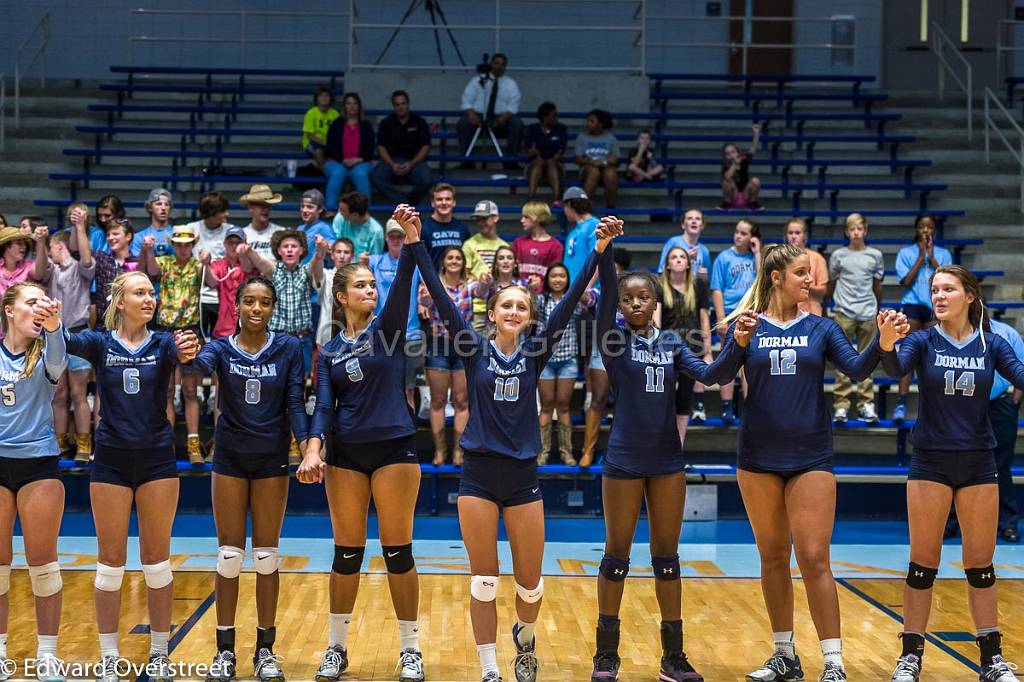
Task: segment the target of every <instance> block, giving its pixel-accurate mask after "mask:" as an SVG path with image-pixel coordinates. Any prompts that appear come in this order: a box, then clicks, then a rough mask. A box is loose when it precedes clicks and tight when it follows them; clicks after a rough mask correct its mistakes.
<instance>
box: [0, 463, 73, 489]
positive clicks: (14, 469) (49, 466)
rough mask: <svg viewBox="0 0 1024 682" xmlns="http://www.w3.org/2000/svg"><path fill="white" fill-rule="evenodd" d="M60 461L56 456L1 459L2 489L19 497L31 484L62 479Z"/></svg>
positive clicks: (0, 477)
mask: <svg viewBox="0 0 1024 682" xmlns="http://www.w3.org/2000/svg"><path fill="white" fill-rule="evenodd" d="M58 459H59V458H58V457H56V456H53V457H0V487H3V488H7V489H8V490H10V491H11V492H12V493H14V494H15V495H17V494H18V491H19V490H21V489H22V488H24V487H25V486H27V485H28V484H29V483H35V482H36V481H43V480H46V479H47V478H60V470H59V468H58V466H57V460H58Z"/></svg>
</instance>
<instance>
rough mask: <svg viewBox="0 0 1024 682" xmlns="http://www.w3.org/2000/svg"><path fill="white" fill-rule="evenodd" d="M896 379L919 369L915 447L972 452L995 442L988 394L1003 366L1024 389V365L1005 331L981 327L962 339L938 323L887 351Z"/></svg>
mask: <svg viewBox="0 0 1024 682" xmlns="http://www.w3.org/2000/svg"><path fill="white" fill-rule="evenodd" d="M882 367H884V368H885V373H886V374H888V375H889V376H890V377H892V378H893V379H897V378H900V377H903V376H906V375H907V374H909V373H910V372H911V371H915V370H916V371H917V377H918V379H917V386H918V394H919V396H920V397H919V401H920V405H919V407H918V410H917V413H918V416H917V423H915V424H914V430H913V432H911V434H910V441H911V443H913V444H914V449H915V450H947V451H948V450H953V451H961V452H972V451H978V450H991V449H992V448H994V447H995V445H996V438H995V435H994V434H993V433H992V425H991V424H990V423H989V420H988V403H989V395H990V394H991V392H992V383H993V378H994V375H995V373H996V372H997V371H998V372H999V373H1000V374H1002V375H1003V376H1004V377H1006V378H1007V379H1009V380H1010V381H1011V382H1012V383H1013V385H1014V386H1016V387H1017V388H1022V389H1024V365H1022V364H1021V362H1020V360H1018V359H1017V356H1016V355H1014V352H1013V348H1012V347H1011V346H1010V344H1009V343H1007V342H1006V341H1005V340H1004V339H1003V338H1002V337H1001V336H998V335H996V334H993V333H991V332H985V335H984V339H983V338H982V335H981V334H979V333H978V331H977V330H975V332H974V333H973V334H971V336H969V337H968V338H967V339H966V340H965V341H963V342H961V343H958V342H956V341H954V340H953V339H951V338H949V337H948V336H946V333H945V332H943V331H942V328H941V327H940V326H939V325H935V326H934V327H932V328H930V329H922V330H919V331H916V332H914V333H912V334H910V336H908V337H907V338H905V339H903V341H902V342H901V343H900V347H899V351H898V352H895V351H894V352H889V353H886V352H884V351H883V352H882Z"/></svg>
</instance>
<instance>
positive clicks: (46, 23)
mask: <svg viewBox="0 0 1024 682" xmlns="http://www.w3.org/2000/svg"><path fill="white" fill-rule="evenodd" d="M40 31H42V39H41V40H40V41H39V43H38V45H37V46H36V48H35V52H34V53H33V54H32V58H31V59H29V60H28V63H27V64H25V65H24V66H23V65H22V56H23V55H24V54H25V50H26V49H28V48H29V46H30V45H32V44H33V41H34V40H35V39H36V33H39V32H40ZM49 45H50V10H46V11H44V12H43V16H41V17H39V21H37V22H36V25H35V26H34V27H32V31H31V32H30V33H29V34H28V37H26V38H25V40H24V41H22V43H21V45H20V46H19V47H18V52H17V54H16V55H15V58H14V127H15V128H20V127H21V77H22V75H23V74H24V73H25V72H27V71H28V70H29V69H31V68H32V65H33V64H35V63H36V60H37V59H40V58H42V66H41V68H40V70H39V87H41V88H45V87H46V48H47V47H48V46H49Z"/></svg>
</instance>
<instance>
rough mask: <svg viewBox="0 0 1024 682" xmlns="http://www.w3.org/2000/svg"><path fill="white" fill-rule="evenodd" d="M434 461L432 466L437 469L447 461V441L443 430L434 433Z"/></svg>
mask: <svg viewBox="0 0 1024 682" xmlns="http://www.w3.org/2000/svg"><path fill="white" fill-rule="evenodd" d="M433 436H434V461H433V462H432V464H433V465H434V466H436V467H439V466H441V465H443V464H444V463H445V461H446V460H447V459H448V441H447V439H446V438H445V433H444V429H443V428H442V429H441V430H440V431H434V432H433Z"/></svg>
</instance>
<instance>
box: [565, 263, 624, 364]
mask: <svg viewBox="0 0 1024 682" xmlns="http://www.w3.org/2000/svg"><path fill="white" fill-rule="evenodd" d="M580 274H581V275H582V273H580ZM597 276H598V280H599V281H600V282H601V297H600V299H598V304H597V339H598V341H597V350H598V352H599V353H601V358H602V359H603V360H604V363H605V368H606V369H608V371H609V373H610V372H611V367H612V365H614V364H615V361H616V360H617V359H618V357H617V356H616V355H615V354H613V353H607V354H606V353H605V350H607V349H606V348H605V342H606V341H607V340H608V335H609V334H610V333H611V332H612V331H613V330H614V329H615V309H616V308H617V307H618V303H619V277H618V274H616V272H615V259H614V258H613V257H612V250H611V249H605V250H604V252H603V253H601V257H600V258H599V259H598V268H597ZM577 279H579V278H577ZM563 300H564V299H563Z"/></svg>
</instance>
